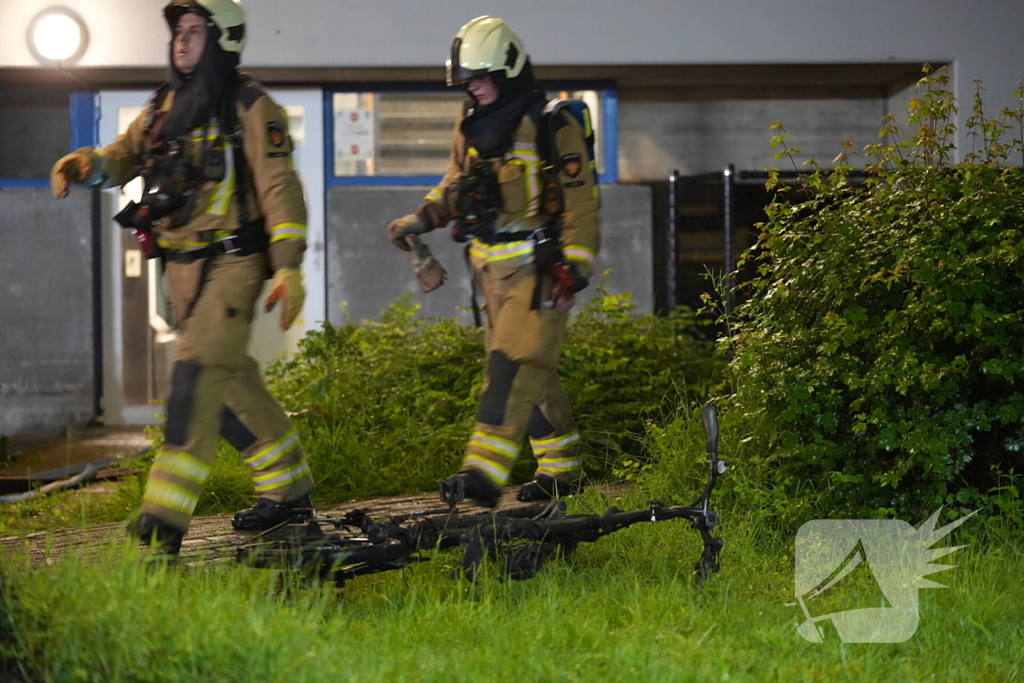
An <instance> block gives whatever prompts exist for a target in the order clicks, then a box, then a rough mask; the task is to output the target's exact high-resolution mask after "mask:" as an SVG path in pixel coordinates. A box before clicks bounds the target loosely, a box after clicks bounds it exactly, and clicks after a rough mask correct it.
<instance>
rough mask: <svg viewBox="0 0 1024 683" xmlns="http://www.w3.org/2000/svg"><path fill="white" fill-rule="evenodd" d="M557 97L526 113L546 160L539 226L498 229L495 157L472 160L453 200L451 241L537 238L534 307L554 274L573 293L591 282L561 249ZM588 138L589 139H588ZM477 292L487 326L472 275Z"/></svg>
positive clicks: (498, 190)
mask: <svg viewBox="0 0 1024 683" xmlns="http://www.w3.org/2000/svg"><path fill="white" fill-rule="evenodd" d="M556 102H557V101H556V100H553V101H552V102H549V103H547V105H546V106H544V107H543V109H542V110H541V111H538V110H537V108H535V107H531V108H530V110H528V111H527V115H528V116H530V117H531V118H532V119H533V121H534V124H535V125H536V129H537V151H538V152H539V156H540V158H541V159H542V160H543V166H542V171H541V172H542V182H543V185H544V189H543V192H542V196H541V202H542V203H541V205H542V206H543V207H544V210H545V212H546V213H547V214H548V217H549V218H548V220H547V221H546V222H545V224H544V225H542V226H541V227H539V228H537V229H536V230H517V231H511V232H499V231H498V230H497V220H498V214H499V213H500V211H501V208H502V198H501V188H500V186H499V184H498V177H497V174H496V173H495V172H494V165H493V163H492V161H488V160H478V161H475V162H473V163H472V164H471V165H470V166H469V168H468V169H467V170H466V171H464V172H463V173H462V174H461V175H460V176H459V177H458V179H457V180H456V182H455V188H454V201H452V202H451V204H450V205H451V206H452V208H453V213H454V215H455V220H454V222H453V224H452V228H451V235H452V239H454V240H455V241H456V242H459V243H465V242H469V241H470V240H472V239H476V240H478V241H480V242H482V243H484V244H486V245H488V246H493V245H495V244H504V243H509V242H523V241H527V240H532V241H533V242H534V247H533V257H534V263H535V265H536V268H537V284H536V286H535V287H534V290H533V298H532V300H531V303H530V309H531V310H537V309H539V308H541V307H542V306H543V305H544V304H543V303H542V302H541V297H542V293H543V287H544V276H545V275H549V276H551V277H552V278H553V279H554V280H555V281H556V282H558V283H560V284H561V285H562V286H563V288H564V289H565V290H566V291H567V292H568V293H570V294H575V293H576V292H579V291H580V290H582V289H583V288H585V287H586V286H587V284H588V282H587V278H586V276H584V275H583V273H582V271H580V269H579V268H578V267H577V266H576V265H575V264H572V263H567V262H566V260H565V256H564V254H563V253H562V226H563V214H564V213H565V196H564V193H563V191H562V186H561V184H560V182H559V172H560V171H561V170H562V169H561V165H560V164H561V162H560V160H559V156H558V153H557V146H556V143H555V133H556V126H555V121H554V117H555V116H557V115H559V114H560V111H561V108H560V107H557V106H552V105H553V104H555V103H556ZM588 142H589V141H588ZM467 144H468V143H467ZM466 260H467V263H468V261H469V247H468V246H467V248H466ZM470 280H471V283H472V292H471V299H470V304H471V306H472V310H473V318H474V321H475V322H476V325H477V327H480V326H481V324H482V321H481V317H480V306H479V304H478V303H477V296H476V295H477V292H476V281H475V278H472V277H471V279H470Z"/></svg>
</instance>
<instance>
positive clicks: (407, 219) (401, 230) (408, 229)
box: [388, 213, 430, 251]
mask: <svg viewBox="0 0 1024 683" xmlns="http://www.w3.org/2000/svg"><path fill="white" fill-rule="evenodd" d="M429 229H430V228H428V227H427V225H426V222H425V221H424V220H423V217H422V216H421V215H420V214H419V213H410V214H409V215H408V216H402V217H401V218H398V219H396V220H393V221H391V224H390V225H388V239H390V240H391V243H392V244H394V245H395V246H396V247H398V248H399V249H401V250H402V251H409V245H408V244H407V243H406V241H405V238H406V237H409V236H410V235H413V236H414V235H422V234H423V233H425V232H427V231H428V230H429Z"/></svg>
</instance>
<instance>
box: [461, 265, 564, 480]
mask: <svg viewBox="0 0 1024 683" xmlns="http://www.w3.org/2000/svg"><path fill="white" fill-rule="evenodd" d="M475 275H476V278H477V282H478V283H479V285H480V288H481V289H482V290H483V295H484V299H485V305H484V310H485V312H486V314H487V322H486V328H485V344H486V349H487V378H486V380H485V382H484V387H483V390H482V391H481V394H480V407H479V410H478V413H477V421H476V425H475V427H474V430H473V435H472V436H471V437H470V440H469V443H468V445H467V446H466V453H465V457H464V459H463V462H462V469H463V471H464V470H466V469H476V470H478V471H480V472H482V473H483V474H485V475H486V476H487V477H488V478H489V479H491V481H493V482H494V483H495V484H498V485H504V484H505V483H506V482H507V481H508V478H509V475H510V474H511V471H512V465H513V463H514V462H515V460H516V458H518V457H519V454H520V451H521V449H522V446H523V442H524V440H525V437H526V436H527V435H529V438H530V445H531V447H532V449H533V453H534V455H535V456H536V458H537V473H538V474H549V475H552V476H559V477H561V478H566V479H573V478H576V477H579V476H581V475H582V469H583V462H582V460H581V458H580V456H579V446H580V444H579V440H580V435H579V431H578V430H577V428H576V425H575V423H574V422H573V419H572V410H571V408H570V407H569V399H568V398H567V397H566V395H565V390H564V389H563V388H562V383H561V381H560V380H559V379H558V359H559V356H560V355H561V351H562V343H563V342H564V340H565V331H566V324H567V322H568V314H567V313H561V312H559V311H556V310H554V309H553V308H548V307H542V308H540V309H537V310H531V309H530V305H531V302H532V300H533V293H534V289H535V287H536V284H537V270H536V268H535V267H534V266H532V265H529V266H525V267H521V268H517V269H515V270H513V271H512V272H507V271H504V272H503V271H502V270H497V269H493V268H492V267H491V266H489V265H484V266H482V267H478V269H477V270H476V273H475ZM545 280H546V279H545ZM550 287H551V283H550V282H545V285H544V291H543V295H544V296H542V300H545V301H546V300H548V299H550Z"/></svg>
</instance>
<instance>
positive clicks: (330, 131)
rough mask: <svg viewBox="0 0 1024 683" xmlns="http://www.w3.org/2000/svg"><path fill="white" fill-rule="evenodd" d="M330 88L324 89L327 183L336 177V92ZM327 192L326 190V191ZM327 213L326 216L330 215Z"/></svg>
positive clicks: (325, 173) (325, 174)
mask: <svg viewBox="0 0 1024 683" xmlns="http://www.w3.org/2000/svg"><path fill="white" fill-rule="evenodd" d="M335 92H336V91H334V90H331V89H330V88H325V89H324V178H326V179H327V185H328V186H329V185H330V184H331V180H332V179H333V178H334V93H335ZM324 194H325V195H326V194H327V193H326V192H325V193H324ZM329 215H330V214H329V213H325V214H324V216H329Z"/></svg>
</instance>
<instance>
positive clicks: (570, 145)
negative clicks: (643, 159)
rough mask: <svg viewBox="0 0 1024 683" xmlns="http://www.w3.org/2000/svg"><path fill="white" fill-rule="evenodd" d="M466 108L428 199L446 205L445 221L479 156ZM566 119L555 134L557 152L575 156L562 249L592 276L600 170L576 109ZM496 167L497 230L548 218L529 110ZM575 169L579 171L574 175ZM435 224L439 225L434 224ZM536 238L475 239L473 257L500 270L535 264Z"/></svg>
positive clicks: (564, 182) (564, 173)
mask: <svg viewBox="0 0 1024 683" xmlns="http://www.w3.org/2000/svg"><path fill="white" fill-rule="evenodd" d="M464 113H465V112H463V114H460V116H459V119H458V121H456V122H455V132H454V134H453V137H452V148H451V156H450V157H449V160H448V169H447V172H446V173H445V175H444V178H442V179H441V182H440V183H438V185H437V187H435V188H434V189H433V190H431V191H430V193H428V194H427V196H426V199H427V200H429V201H432V202H435V203H437V204H438V206H439V207H440V209H441V215H442V216H441V218H442V220H441V225H443V224H444V223H446V222H447V221H448V220H449V219H450V218H451V217H452V216H453V211H452V208H453V207H452V206H451V205H452V204H453V203H454V201H455V194H454V191H455V188H456V185H457V182H458V178H459V175H460V174H462V173H463V172H464V171H466V170H468V169H469V168H470V166H472V164H473V163H474V162H476V161H477V160H478V156H479V155H478V152H477V151H476V150H475V149H473V148H469V149H466V142H465V139H464V138H463V136H462V133H461V131H460V125H461V123H462V118H463V115H464ZM562 116H563V117H564V118H565V119H566V124H565V125H561V126H559V128H558V131H557V133H556V134H555V143H556V148H557V154H558V155H559V156H560V157H565V158H570V159H573V160H574V162H575V163H570V164H565V167H564V168H563V169H562V170H561V171H560V173H559V182H560V184H561V187H562V190H563V193H564V210H563V227H562V251H563V253H564V255H565V258H566V260H567V261H571V262H573V263H576V264H577V265H578V266H579V268H580V269H581V270H582V271H583V273H584V274H585V275H586V276H587V277H588V278H589V277H590V276H591V274H592V272H593V266H594V261H595V259H596V257H597V252H598V249H599V246H600V230H599V224H598V208H599V205H600V194H599V188H598V186H597V179H596V171H595V169H594V168H592V166H591V165H590V164H589V163H588V159H589V153H588V151H587V144H586V141H585V137H584V133H583V129H582V127H581V126H580V124H579V121H577V120H576V118H575V117H573V116H572V115H571V114H568V113H564V112H563V114H562ZM494 165H495V173H496V174H497V176H498V184H499V186H500V188H501V198H502V204H503V207H502V209H501V213H500V215H499V217H498V223H497V231H498V232H499V233H500V232H520V231H531V232H532V231H533V230H536V229H537V228H540V227H542V226H543V225H544V224H545V223H547V222H548V221H549V220H550V218H551V216H550V215H549V214H547V213H546V212H545V207H544V206H543V193H544V182H543V178H542V173H541V170H542V167H543V165H544V160H543V159H541V157H540V153H539V150H538V146H537V126H536V124H534V122H533V119H532V118H531V117H530V116H529V115H526V116H524V117H523V120H522V122H521V123H520V124H519V127H518V128H517V129H516V131H515V133H514V134H513V137H512V147H511V148H510V149H509V151H508V152H506V153H505V155H504V157H503V158H501V159H495V160H494ZM570 172H574V173H573V174H572V175H570ZM434 227H439V226H437V225H435V226H434ZM533 246H534V241H533V240H524V241H520V242H499V243H497V244H493V245H488V244H485V243H484V242H482V241H480V240H478V239H474V240H473V241H472V242H471V243H470V259H471V261H472V263H473V265H474V267H476V268H478V269H479V268H481V267H482V266H483V265H487V266H488V267H489V269H490V270H493V271H496V272H498V273H504V272H511V271H513V270H517V269H519V268H522V267H524V266H527V265H531V264H533Z"/></svg>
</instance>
